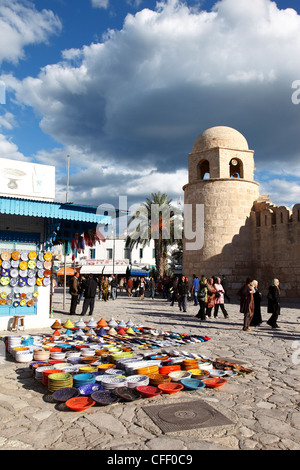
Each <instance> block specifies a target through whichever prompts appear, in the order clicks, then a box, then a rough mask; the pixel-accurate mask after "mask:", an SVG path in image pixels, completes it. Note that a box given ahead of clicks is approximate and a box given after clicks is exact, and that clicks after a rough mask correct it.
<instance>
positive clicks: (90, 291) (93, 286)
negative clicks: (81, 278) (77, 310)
mask: <svg viewBox="0 0 300 470" xmlns="http://www.w3.org/2000/svg"><path fill="white" fill-rule="evenodd" d="M96 292H97V281H96V280H95V279H94V277H93V275H92V274H90V275H89V278H88V280H87V282H86V285H85V289H84V302H83V307H82V312H81V315H85V314H86V312H87V310H88V308H89V315H92V314H93V311H94V305H95V297H96Z"/></svg>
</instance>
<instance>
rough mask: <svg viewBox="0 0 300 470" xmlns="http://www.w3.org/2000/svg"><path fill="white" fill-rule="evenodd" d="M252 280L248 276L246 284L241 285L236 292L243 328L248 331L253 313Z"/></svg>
mask: <svg viewBox="0 0 300 470" xmlns="http://www.w3.org/2000/svg"><path fill="white" fill-rule="evenodd" d="M252 283H253V280H252V279H250V278H248V279H247V280H246V284H245V285H244V286H242V287H241V289H240V290H239V292H238V295H239V296H240V298H241V300H240V312H241V313H243V314H244V324H243V330H244V331H250V323H251V320H252V317H253V313H254V299H253V287H252Z"/></svg>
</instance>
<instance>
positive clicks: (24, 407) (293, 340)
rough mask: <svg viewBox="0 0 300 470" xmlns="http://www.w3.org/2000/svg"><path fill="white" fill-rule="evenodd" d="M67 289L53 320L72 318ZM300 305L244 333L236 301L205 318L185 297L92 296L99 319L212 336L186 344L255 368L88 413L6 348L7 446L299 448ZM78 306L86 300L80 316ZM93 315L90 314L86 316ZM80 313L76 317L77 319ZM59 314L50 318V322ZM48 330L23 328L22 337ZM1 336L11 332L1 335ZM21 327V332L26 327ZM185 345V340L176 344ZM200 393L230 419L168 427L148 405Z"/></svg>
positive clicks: (2, 413)
mask: <svg viewBox="0 0 300 470" xmlns="http://www.w3.org/2000/svg"><path fill="white" fill-rule="evenodd" d="M62 300H63V299H62V294H61V293H56V294H55V295H54V302H53V307H54V318H58V319H60V321H61V322H65V321H66V320H67V319H68V318H70V316H69V314H68V311H69V305H70V301H69V296H67V303H66V306H65V307H66V308H65V312H63V309H62ZM299 306H300V303H299V304H298V305H297V303H294V304H292V303H287V302H286V303H285V302H284V301H283V305H282V313H281V316H280V318H279V325H280V328H279V329H271V328H270V327H269V326H268V325H267V324H266V320H267V319H268V314H267V313H266V307H265V306H263V308H262V314H263V320H264V323H263V324H262V325H261V326H259V327H256V328H251V331H250V332H244V331H242V314H240V313H239V307H238V304H237V303H232V304H228V305H227V309H228V313H229V318H228V319H224V318H223V317H222V316H221V315H220V314H219V317H218V318H217V319H211V320H207V321H206V322H202V323H201V324H200V322H199V320H198V319H197V318H195V314H196V313H197V311H198V308H197V307H196V306H194V305H193V304H192V302H189V304H188V312H187V313H182V312H180V311H179V309H178V306H177V305H176V304H175V305H174V306H173V307H171V306H170V304H169V302H167V301H166V300H163V299H161V298H159V297H158V298H155V299H154V300H152V299H150V298H145V299H144V300H140V299H139V298H136V297H132V298H128V297H127V296H126V295H125V294H123V295H121V294H119V295H118V298H117V300H115V301H112V300H109V301H108V302H107V303H106V302H103V301H99V300H97V301H96V307H95V310H94V313H93V318H94V319H95V320H99V319H100V318H101V317H103V318H105V319H106V320H110V318H111V317H114V318H115V319H116V320H124V321H125V322H126V321H128V320H129V319H131V320H132V321H133V322H135V323H136V324H143V325H144V326H149V327H154V328H158V329H165V330H173V331H178V332H184V333H190V334H200V335H203V336H205V335H207V336H209V337H210V338H211V340H210V341H207V342H203V343H191V344H188V345H187V346H186V345H184V349H185V350H188V351H189V352H195V353H198V354H202V355H205V356H208V357H210V358H212V359H213V358H215V357H222V358H227V359H231V360H234V361H236V362H240V363H243V365H245V366H246V367H250V368H251V369H253V370H254V372H253V373H251V374H248V375H244V376H241V375H239V376H234V377H230V378H229V379H228V382H227V383H226V384H225V385H224V386H222V387H221V388H219V389H208V388H205V389H202V390H198V391H182V392H179V393H177V394H176V395H160V396H158V397H156V398H152V399H151V398H149V399H142V400H138V401H135V402H128V403H118V404H115V405H110V406H106V407H99V406H97V407H92V408H90V409H88V410H87V411H85V412H80V413H78V412H71V411H69V412H62V411H60V410H59V409H58V408H57V407H56V406H55V404H53V403H49V401H47V399H46V397H47V390H46V387H45V386H44V385H42V384H40V383H39V382H37V381H36V380H35V379H34V378H33V377H32V374H31V371H30V369H29V368H28V365H27V364H22V363H16V362H15V361H14V360H13V359H12V358H11V356H10V355H9V354H8V355H7V356H6V360H5V361H4V362H3V364H1V367H0V377H1V380H0V449H1V450H12V449H14V450H27V449H28V450H49V449H51V450H62V449H64V450H74V449H78V450H89V449H92V450H100V449H101V450H110V451H117V450H119V451H121V450H152V451H161V450H164V451H165V450H173V451H174V450H177V451H191V450H221V449H226V450H239V449H247V450H250V449H251V450H258V449H267V450H271V449H272V450H276V449H277V450H299V449H300V405H299V401H300V400H299V368H300V365H299V364H300V314H299V313H300V310H299ZM80 312H81V305H79V307H78V308H77V313H78V314H79V313H80ZM89 318H90V317H88V316H87V317H86V319H87V320H88V319H89ZM77 319H79V316H76V317H72V320H73V321H77ZM53 321H54V320H53ZM51 331H52V330H51V329H48V330H46V329H45V330H43V331H38V330H31V331H28V330H26V331H25V333H24V334H30V333H31V334H33V333H34V334H42V333H50V332H51ZM0 333H1V334H2V335H7V334H10V333H8V332H5V331H4V332H0ZM21 334H23V333H21ZM178 350H180V347H178ZM192 399H201V400H203V401H205V402H206V403H207V404H209V405H210V406H212V407H213V408H214V409H216V410H218V411H220V412H221V413H222V414H223V415H225V416H226V417H227V418H229V419H230V420H231V422H232V424H229V425H225V426H215V427H207V428H198V429H192V430H185V431H177V432H171V433H166V434H164V433H163V432H162V431H161V430H160V428H159V427H158V426H157V425H156V424H154V422H153V421H152V420H151V419H150V418H149V416H148V415H147V414H146V413H145V412H144V410H143V409H142V407H144V406H146V405H152V404H157V405H163V404H165V403H166V404H169V403H178V402H183V401H189V400H192Z"/></svg>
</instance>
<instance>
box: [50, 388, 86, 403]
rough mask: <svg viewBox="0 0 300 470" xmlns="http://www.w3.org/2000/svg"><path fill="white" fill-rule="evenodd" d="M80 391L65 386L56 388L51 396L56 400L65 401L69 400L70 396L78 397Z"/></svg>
mask: <svg viewBox="0 0 300 470" xmlns="http://www.w3.org/2000/svg"><path fill="white" fill-rule="evenodd" d="M79 395H80V392H79V390H77V388H75V387H66V388H60V389H59V390H56V391H55V392H54V393H53V395H52V396H53V398H54V400H56V401H61V402H65V401H67V400H69V399H70V398H75V397H79Z"/></svg>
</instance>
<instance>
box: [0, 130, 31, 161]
mask: <svg viewBox="0 0 300 470" xmlns="http://www.w3.org/2000/svg"><path fill="white" fill-rule="evenodd" d="M0 158H9V159H11V160H22V161H28V158H27V157H25V156H24V155H23V154H22V153H21V152H19V149H18V146H17V145H16V144H15V143H14V142H12V141H11V140H10V139H9V138H7V136H5V135H4V134H0Z"/></svg>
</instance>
